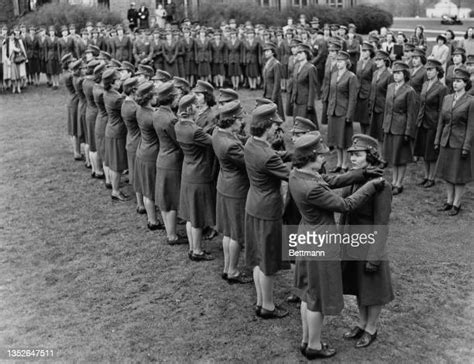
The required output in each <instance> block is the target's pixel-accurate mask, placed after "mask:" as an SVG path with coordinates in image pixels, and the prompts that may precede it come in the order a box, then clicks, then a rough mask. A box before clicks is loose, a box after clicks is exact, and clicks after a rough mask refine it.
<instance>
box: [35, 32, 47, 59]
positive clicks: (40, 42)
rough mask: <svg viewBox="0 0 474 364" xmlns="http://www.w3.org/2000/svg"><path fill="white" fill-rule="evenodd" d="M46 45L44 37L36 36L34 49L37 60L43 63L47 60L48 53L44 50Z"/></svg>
mask: <svg viewBox="0 0 474 364" xmlns="http://www.w3.org/2000/svg"><path fill="white" fill-rule="evenodd" d="M46 44H47V39H46V36H45V37H40V36H38V37H37V38H36V49H37V50H38V59H39V60H40V61H43V62H46V61H47V60H48V59H47V56H48V52H47V49H46Z"/></svg>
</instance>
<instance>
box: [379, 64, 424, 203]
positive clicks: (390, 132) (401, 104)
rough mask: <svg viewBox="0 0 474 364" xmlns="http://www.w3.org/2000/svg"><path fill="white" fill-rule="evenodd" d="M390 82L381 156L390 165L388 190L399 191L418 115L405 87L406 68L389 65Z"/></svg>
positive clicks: (410, 158)
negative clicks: (391, 75) (391, 78)
mask: <svg viewBox="0 0 474 364" xmlns="http://www.w3.org/2000/svg"><path fill="white" fill-rule="evenodd" d="M392 71H393V79H394V81H395V82H394V83H391V84H390V85H388V88H387V96H386V101H385V111H384V119H383V125H382V128H383V131H384V143H383V156H384V158H385V159H386V160H387V162H388V164H389V165H390V166H393V175H392V191H393V194H394V195H398V194H399V193H402V192H403V180H404V178H405V173H406V170H407V164H408V163H410V162H412V161H413V154H412V146H411V143H412V141H413V139H414V137H415V128H416V118H417V116H418V95H417V94H416V92H415V90H414V89H413V88H412V87H411V86H410V85H409V84H408V81H409V79H410V71H409V69H408V65H407V64H406V63H404V62H401V61H397V62H395V63H394V64H393V68H392Z"/></svg>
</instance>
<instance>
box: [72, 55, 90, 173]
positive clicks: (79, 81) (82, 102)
mask: <svg viewBox="0 0 474 364" xmlns="http://www.w3.org/2000/svg"><path fill="white" fill-rule="evenodd" d="M86 68H87V66H86V65H85V64H84V62H81V63H80V65H79V70H78V72H77V73H75V74H74V77H73V79H72V83H73V85H74V89H75V90H76V94H77V97H78V99H79V102H78V105H77V124H78V137H79V140H80V142H81V143H82V144H83V145H84V157H85V160H86V165H85V166H86V168H92V166H91V162H90V156H89V145H88V144H87V140H86V131H87V127H86V108H87V101H86V95H84V89H83V87H82V85H83V82H84V75H85V70H86Z"/></svg>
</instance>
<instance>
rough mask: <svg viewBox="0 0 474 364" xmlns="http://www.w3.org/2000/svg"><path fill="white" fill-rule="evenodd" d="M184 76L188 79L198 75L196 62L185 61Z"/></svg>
mask: <svg viewBox="0 0 474 364" xmlns="http://www.w3.org/2000/svg"><path fill="white" fill-rule="evenodd" d="M184 74H185V75H186V76H188V77H189V76H194V75H195V74H196V63H195V62H194V61H188V60H184Z"/></svg>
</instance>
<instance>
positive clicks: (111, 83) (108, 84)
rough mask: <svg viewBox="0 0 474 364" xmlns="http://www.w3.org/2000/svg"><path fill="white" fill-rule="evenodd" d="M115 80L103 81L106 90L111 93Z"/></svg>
mask: <svg viewBox="0 0 474 364" xmlns="http://www.w3.org/2000/svg"><path fill="white" fill-rule="evenodd" d="M115 80H116V78H115V77H111V78H106V79H105V80H103V83H104V90H105V91H109V90H110V89H111V88H112V85H113V84H114V82H115Z"/></svg>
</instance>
